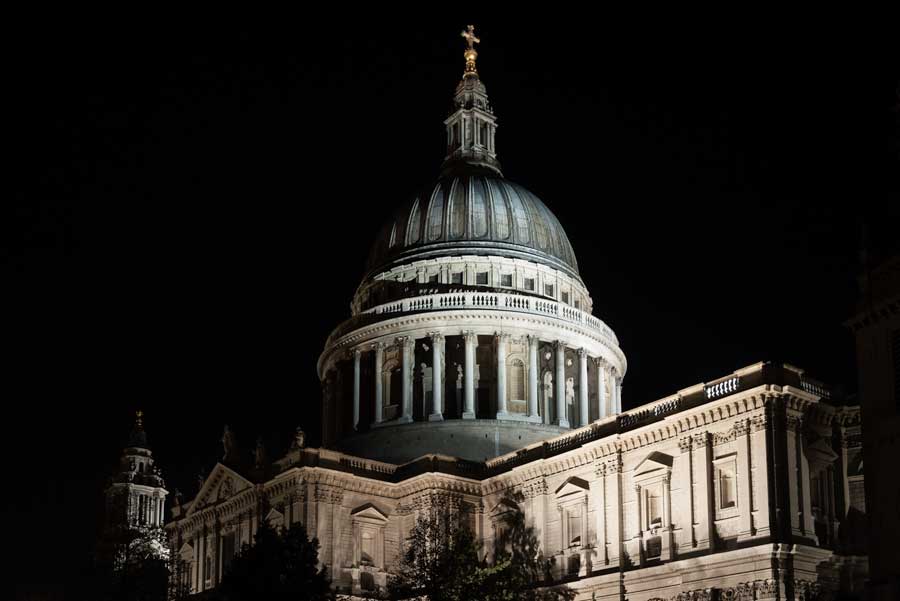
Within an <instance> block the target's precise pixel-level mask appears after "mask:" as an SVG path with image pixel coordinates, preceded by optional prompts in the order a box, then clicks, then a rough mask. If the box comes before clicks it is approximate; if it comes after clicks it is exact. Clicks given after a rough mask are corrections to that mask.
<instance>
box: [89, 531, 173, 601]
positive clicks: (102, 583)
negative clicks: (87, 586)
mask: <svg viewBox="0 0 900 601" xmlns="http://www.w3.org/2000/svg"><path fill="white" fill-rule="evenodd" d="M99 547H100V549H99V550H98V553H97V555H98V558H97V560H96V562H95V564H94V574H93V575H92V578H93V585H92V586H93V587H94V589H95V592H94V594H95V595H96V596H97V598H99V599H116V600H127V601H130V600H133V601H165V599H166V597H167V589H168V582H169V549H168V545H167V542H166V533H165V531H164V530H163V529H162V528H161V527H158V526H152V527H151V526H129V525H118V526H114V527H110V528H107V530H106V532H105V533H104V536H103V539H102V541H101V543H100V545H99Z"/></svg>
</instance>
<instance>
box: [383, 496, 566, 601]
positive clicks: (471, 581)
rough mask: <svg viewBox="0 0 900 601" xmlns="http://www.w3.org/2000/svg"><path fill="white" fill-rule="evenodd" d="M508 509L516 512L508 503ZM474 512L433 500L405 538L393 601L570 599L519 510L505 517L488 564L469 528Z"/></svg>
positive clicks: (452, 501) (450, 499) (446, 499)
mask: <svg viewBox="0 0 900 601" xmlns="http://www.w3.org/2000/svg"><path fill="white" fill-rule="evenodd" d="M509 505H510V507H511V508H513V507H516V508H517V507H518V505H517V504H515V503H509ZM470 512H471V509H470V508H469V507H468V506H467V505H466V504H465V503H463V502H462V500H461V499H460V498H459V497H458V496H455V495H435V496H434V497H432V498H431V499H430V503H429V509H427V510H426V511H425V512H424V513H423V514H422V515H421V516H419V518H418V519H417V520H416V524H415V526H414V527H413V531H412V533H411V534H410V536H409V538H408V539H407V546H406V549H405V552H404V555H403V559H402V562H401V565H400V568H399V573H398V574H397V576H395V577H394V578H393V579H392V580H391V584H390V586H389V594H390V597H391V598H392V599H409V598H413V597H427V598H428V600H429V601H457V600H459V601H463V600H465V601H508V600H513V599H527V600H534V601H545V600H548V601H549V600H557V599H563V600H569V599H572V598H573V597H574V591H572V590H571V589H569V588H568V587H565V586H552V585H551V575H550V572H551V567H552V562H551V561H549V560H546V559H544V558H543V556H542V555H541V553H540V551H539V545H538V538H537V535H536V533H535V531H534V528H532V527H530V526H528V525H527V524H526V521H525V516H524V514H523V513H522V512H521V510H511V511H509V512H507V513H506V514H505V515H504V516H503V527H502V528H501V534H500V536H499V537H498V539H497V541H496V544H495V549H496V550H495V552H494V556H493V557H492V558H490V560H488V558H487V557H484V555H483V553H482V548H481V544H480V543H479V541H478V540H477V539H476V538H475V533H474V532H473V529H472V528H471V526H470V525H469V518H470V515H471V514H470Z"/></svg>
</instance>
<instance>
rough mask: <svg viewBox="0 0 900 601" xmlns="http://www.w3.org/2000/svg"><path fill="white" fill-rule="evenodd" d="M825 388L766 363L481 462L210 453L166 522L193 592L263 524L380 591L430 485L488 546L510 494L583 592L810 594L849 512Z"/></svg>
mask: <svg viewBox="0 0 900 601" xmlns="http://www.w3.org/2000/svg"><path fill="white" fill-rule="evenodd" d="M826 395H827V393H826V392H825V388H824V387H823V386H822V385H820V384H818V383H816V382H813V381H811V380H809V379H807V378H806V377H805V376H804V374H803V372H802V371H800V370H797V369H796V368H792V367H790V366H778V365H771V364H764V363H760V364H756V365H752V366H750V367H748V368H745V369H742V370H738V371H737V372H735V373H734V374H731V375H730V376H728V377H726V378H722V379H720V380H718V381H716V382H713V383H708V384H699V385H697V386H693V387H690V388H687V389H684V390H681V391H679V392H678V393H676V394H674V395H672V396H670V397H667V398H665V399H662V400H660V401H657V402H654V403H650V404H647V405H643V406H641V407H638V408H635V409H633V410H630V411H626V412H624V413H622V414H620V415H618V416H611V417H607V418H604V419H599V420H596V421H594V422H592V423H591V424H589V425H587V426H585V427H582V428H578V429H575V430H573V431H571V432H566V433H564V434H561V435H558V436H556V437H554V438H550V439H548V440H544V441H541V442H537V443H534V444H532V445H528V446H525V447H524V448H522V449H519V450H517V451H516V452H513V453H508V454H505V455H501V456H499V457H495V458H491V459H488V460H487V461H480V462H476V461H466V460H462V459H458V458H454V457H449V456H442V455H434V454H431V455H426V456H423V457H420V458H418V459H417V460H415V461H411V462H408V463H404V464H399V465H398V464H392V463H385V462H381V461H377V460H373V459H367V458H362V457H355V456H350V455H347V454H344V453H341V452H338V451H334V450H329V449H322V448H317V449H311V448H301V447H300V446H299V445H295V448H293V449H292V450H291V451H289V452H288V453H287V454H286V455H285V456H284V457H282V458H281V459H279V460H278V461H276V462H275V463H274V465H273V468H274V469H273V472H274V473H275V475H274V476H272V477H271V478H268V479H265V480H264V481H259V480H255V479H254V478H252V477H248V476H245V475H241V474H239V473H237V472H236V471H234V470H232V469H231V468H229V467H227V466H226V465H224V464H219V465H217V466H216V468H215V469H214V470H213V471H212V473H211V474H210V475H209V477H208V478H207V479H206V481H205V482H204V484H203V487H202V489H201V490H200V492H199V493H198V495H197V496H196V498H195V499H194V500H193V501H190V502H187V503H183V504H182V505H179V506H176V507H174V508H173V516H174V520H173V521H172V522H171V523H170V524H169V526H168V528H169V532H170V536H171V539H172V542H173V546H174V547H175V548H177V549H180V550H181V552H182V557H183V559H184V561H185V563H186V565H187V566H188V568H187V570H186V573H189V574H191V576H190V578H191V586H192V590H194V591H201V590H206V589H208V588H211V587H214V586H215V585H216V583H217V582H218V579H219V578H220V575H221V573H222V572H223V570H224V569H226V568H227V565H228V562H229V561H230V559H231V556H232V555H233V553H234V551H235V550H236V549H238V548H239V547H240V544H241V543H244V542H249V541H250V540H251V539H252V534H253V532H254V530H255V528H256V527H257V525H258V523H259V520H263V519H265V520H268V521H269V522H270V523H273V524H275V525H279V526H289V525H290V524H292V523H294V522H298V521H299V522H301V523H302V524H303V525H304V526H305V527H306V528H307V530H308V531H309V533H310V535H311V536H316V537H317V538H318V539H319V541H320V543H321V549H320V560H321V562H322V563H323V564H325V565H327V566H328V568H329V573H330V574H331V575H332V578H333V579H334V585H335V588H336V589H338V590H341V591H344V592H348V593H351V592H353V593H362V592H363V590H364V588H366V587H372V586H384V584H385V583H386V580H387V577H388V574H389V573H390V572H391V570H392V569H394V568H395V566H397V564H398V561H399V558H400V555H401V553H402V550H403V544H404V540H405V538H406V536H407V535H408V533H409V532H410V531H411V529H412V527H413V524H414V523H415V519H416V515H417V512H418V511H421V510H422V509H423V508H424V507H425V506H427V504H428V503H429V502H431V500H432V499H433V498H434V497H435V495H441V494H442V493H453V494H454V495H458V498H459V499H461V502H463V503H467V504H469V506H470V508H471V509H473V510H474V511H473V515H474V520H475V523H474V527H475V530H476V532H477V534H478V536H479V538H480V539H481V540H482V542H483V543H484V548H485V552H486V553H491V552H492V545H493V538H494V526H495V521H496V519H497V517H496V516H497V515H499V514H500V513H502V512H503V511H504V510H506V504H508V503H510V501H509V499H510V498H517V499H520V502H519V503H518V507H517V509H519V510H521V511H523V512H524V514H525V516H526V520H527V522H528V523H529V524H531V525H533V526H534V527H535V528H536V530H537V532H538V533H539V537H540V542H541V547H542V551H543V553H544V554H545V555H546V556H552V557H553V558H555V560H556V561H555V566H556V574H555V576H556V577H557V578H558V579H559V580H562V581H567V582H568V584H569V586H571V587H572V588H573V589H575V590H576V591H577V592H578V597H577V598H579V599H596V598H616V599H625V598H627V599H629V600H637V601H643V600H649V599H656V598H664V599H675V598H685V599H688V598H695V597H698V598H706V597H704V595H712V594H715V595H718V596H719V598H736V599H744V598H746V599H762V598H773V599H792V598H795V599H800V598H811V597H810V596H809V595H811V594H812V592H813V591H826V592H827V591H833V590H836V589H837V588H838V587H839V586H840V583H841V578H844V579H846V577H847V575H846V573H845V572H846V567H842V562H841V560H840V557H839V556H837V555H835V551H836V550H839V547H840V543H839V541H838V539H837V537H836V532H837V531H838V529H839V528H840V527H841V524H842V521H843V518H844V515H845V514H844V512H839V511H836V508H837V507H847V506H848V500H847V499H846V495H847V490H848V486H847V482H846V476H841V475H840V474H842V472H841V471H840V469H838V468H839V466H841V465H843V464H844V463H845V462H846V460H847V454H848V447H846V446H845V445H842V444H841V441H842V440H845V438H846V437H847V436H848V435H851V436H852V434H848V426H847V421H848V420H847V419H846V418H847V413H848V412H850V413H852V412H854V411H855V410H853V409H850V410H848V409H846V408H841V409H836V408H835V407H834V406H832V405H831V404H830V403H829V402H828V398H827V396H826ZM851 423H852V420H851ZM853 427H856V426H853V425H851V426H849V428H853ZM835 442H836V443H835ZM857 577H858V575H857ZM817 594H818V593H817ZM747 595H755V596H747Z"/></svg>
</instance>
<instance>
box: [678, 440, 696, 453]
mask: <svg viewBox="0 0 900 601" xmlns="http://www.w3.org/2000/svg"><path fill="white" fill-rule="evenodd" d="M693 446H694V445H693V439H692V438H691V437H690V436H685V437H684V438H682V439H681V440H679V441H678V448H679V449H681V452H682V453H688V452H690V450H691V449H692V448H693Z"/></svg>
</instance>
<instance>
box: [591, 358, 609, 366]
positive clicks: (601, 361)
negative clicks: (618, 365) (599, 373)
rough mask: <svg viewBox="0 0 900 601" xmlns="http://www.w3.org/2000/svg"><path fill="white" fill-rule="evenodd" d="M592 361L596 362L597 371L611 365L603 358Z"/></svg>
mask: <svg viewBox="0 0 900 601" xmlns="http://www.w3.org/2000/svg"><path fill="white" fill-rule="evenodd" d="M591 360H592V361H593V362H594V365H596V366H597V369H603V368H605V367H606V366H607V365H609V362H608V361H607V360H606V359H604V358H603V357H593V358H592V359H591Z"/></svg>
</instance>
